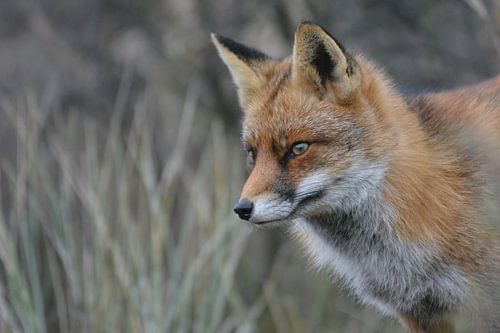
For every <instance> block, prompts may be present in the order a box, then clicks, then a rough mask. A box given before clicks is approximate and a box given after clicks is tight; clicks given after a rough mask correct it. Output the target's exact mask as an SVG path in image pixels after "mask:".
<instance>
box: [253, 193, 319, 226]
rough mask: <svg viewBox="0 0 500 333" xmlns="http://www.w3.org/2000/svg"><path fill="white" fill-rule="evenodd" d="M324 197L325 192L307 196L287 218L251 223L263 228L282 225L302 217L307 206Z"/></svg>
mask: <svg viewBox="0 0 500 333" xmlns="http://www.w3.org/2000/svg"><path fill="white" fill-rule="evenodd" d="M323 196H324V191H323V190H318V191H315V192H312V193H309V194H308V195H306V196H304V197H303V198H301V199H300V201H299V202H298V203H297V204H296V205H295V207H294V208H293V210H292V211H291V212H290V213H289V214H288V215H287V216H284V217H279V218H275V219H269V220H264V221H255V222H251V221H250V222H251V223H252V224H254V225H256V226H262V227H263V226H266V225H270V224H273V223H280V224H281V222H286V221H288V220H292V219H294V218H297V217H300V216H301V213H302V212H303V210H304V207H305V206H307V205H308V204H310V203H311V202H314V201H317V200H319V199H321V198H322V197H323Z"/></svg>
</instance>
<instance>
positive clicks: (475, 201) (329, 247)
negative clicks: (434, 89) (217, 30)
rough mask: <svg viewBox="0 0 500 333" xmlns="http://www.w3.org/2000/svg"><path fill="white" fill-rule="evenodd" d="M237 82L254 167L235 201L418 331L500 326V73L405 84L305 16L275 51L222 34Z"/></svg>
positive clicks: (218, 40) (246, 214)
mask: <svg viewBox="0 0 500 333" xmlns="http://www.w3.org/2000/svg"><path fill="white" fill-rule="evenodd" d="M212 42H213V43H214V45H215V47H216V49H217V51H218V53H219V55H220V57H221V58H222V60H223V61H224V63H225V64H226V65H227V67H228V69H229V71H230V73H231V76H232V78H233V81H234V83H235V85H236V87H237V91H238V98H239V103H240V106H241V109H242V110H243V125H242V142H243V146H244V149H245V151H246V153H247V161H246V168H247V170H248V172H249V177H248V179H247V181H246V183H245V185H244V187H243V190H242V193H241V197H240V200H239V202H238V203H237V204H236V205H235V207H234V212H235V213H236V214H238V216H239V217H240V218H241V219H243V220H245V221H248V222H249V223H251V224H253V225H255V226H257V227H260V228H270V227H276V226H287V227H288V229H289V230H290V232H291V233H292V234H293V235H294V236H295V237H296V238H298V239H299V241H300V242H301V243H302V244H303V246H304V248H305V251H306V252H307V253H308V254H309V257H310V258H311V260H312V261H313V262H314V263H315V264H316V265H317V266H318V267H321V268H324V269H328V270H331V271H333V272H335V273H336V274H337V275H338V276H340V277H341V278H342V279H343V280H344V281H345V282H346V283H345V285H346V286H347V287H348V288H349V289H350V291H351V292H352V293H353V294H354V295H355V296H356V297H357V298H358V299H359V300H360V301H361V302H363V303H365V304H367V305H371V306H374V307H375V308H377V309H378V310H379V311H380V312H382V313H383V314H385V315H389V316H392V317H394V318H397V319H399V320H400V322H401V323H402V325H403V326H404V327H405V329H406V330H407V331H408V332H455V330H456V328H457V325H458V324H457V323H458V321H457V319H460V318H461V317H463V316H464V315H468V316H469V318H470V320H469V319H468V320H467V321H468V324H469V326H470V329H471V330H472V331H474V332H499V331H500V310H499V309H500V232H499V225H500V218H499V216H500V199H499V198H500V76H498V77H496V78H494V79H491V80H489V81H486V82H482V83H479V84H476V85H472V86H468V87H465V88H461V89H456V90H452V91H445V92H440V93H426V94H421V95H413V96H404V95H401V94H399V93H398V92H397V90H396V89H394V87H393V83H392V82H391V80H390V79H388V78H387V76H386V75H385V74H384V73H383V72H382V71H381V70H380V69H378V68H377V67H376V66H375V65H374V64H373V63H372V62H370V61H368V60H366V59H365V58H363V57H362V56H359V55H356V56H355V55H352V54H351V53H349V52H348V51H347V50H346V49H345V48H344V47H343V45H342V44H341V43H340V42H338V41H337V40H336V39H335V38H334V37H333V36H332V35H330V34H329V33H328V32H327V31H326V30H325V29H323V28H322V27H320V26H318V25H316V24H312V23H309V22H304V23H302V24H301V25H299V27H298V28H297V30H296V32H295V40H294V45H293V52H292V55H291V56H289V57H286V58H284V59H282V60H279V61H278V60H275V59H272V58H270V57H269V56H267V55H266V54H264V53H262V52H260V51H257V50H255V49H253V48H250V47H247V46H244V45H242V44H240V43H238V42H235V41H233V40H232V39H229V38H226V37H222V36H218V35H214V34H212Z"/></svg>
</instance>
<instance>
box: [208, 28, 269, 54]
mask: <svg viewBox="0 0 500 333" xmlns="http://www.w3.org/2000/svg"><path fill="white" fill-rule="evenodd" d="M211 36H212V40H213V41H216V42H217V43H219V44H221V45H222V46H223V47H225V48H226V49H228V50H229V51H231V52H232V53H234V54H236V55H237V56H238V57H239V58H240V59H242V60H244V61H251V60H265V59H268V56H267V55H265V54H264V53H262V52H260V51H257V50H255V49H253V48H251V47H248V46H245V45H243V44H240V43H238V42H236V41H234V40H232V39H231V38H228V37H224V36H221V35H217V34H214V33H212V34H211Z"/></svg>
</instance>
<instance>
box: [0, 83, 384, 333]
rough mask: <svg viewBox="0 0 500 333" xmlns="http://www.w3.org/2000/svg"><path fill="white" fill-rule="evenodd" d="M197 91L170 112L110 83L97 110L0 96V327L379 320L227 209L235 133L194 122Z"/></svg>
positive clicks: (376, 325) (238, 173) (307, 326)
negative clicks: (114, 92) (129, 98)
mask: <svg viewBox="0 0 500 333" xmlns="http://www.w3.org/2000/svg"><path fill="white" fill-rule="evenodd" d="M198 92H199V91H198V89H197V88H196V87H191V88H190V89H189V91H188V93H187V97H186V101H185V103H184V107H183V109H182V110H181V112H180V113H181V117H180V119H179V121H178V123H175V124H166V123H165V119H164V117H162V112H161V111H158V110H155V109H153V108H151V107H149V106H148V103H146V102H144V103H138V105H136V106H135V109H134V111H133V112H132V114H127V113H126V112H124V111H123V105H124V100H123V98H120V96H119V98H117V104H116V106H115V109H114V110H112V112H111V117H110V119H109V120H108V121H102V120H98V119H96V118H93V117H86V116H85V115H84V113H82V112H77V111H68V112H66V113H56V114H55V115H54V114H53V113H51V112H49V111H48V109H49V107H47V105H46V103H45V102H44V100H43V98H41V97H37V96H36V94H26V95H24V96H23V97H22V98H19V99H17V100H14V101H13V100H8V99H5V98H4V99H2V101H1V105H0V106H1V110H2V119H5V121H7V122H8V124H9V128H11V129H12V133H13V134H14V138H15V139H14V140H13V142H12V151H11V152H10V153H9V152H6V153H5V154H2V157H1V160H0V180H1V183H0V189H1V193H0V198H1V199H2V200H0V204H1V206H0V332H305V331H307V332H314V331H316V332H323V331H325V330H326V331H338V332H375V331H379V332H387V331H389V330H390V327H392V326H387V325H388V322H387V321H384V320H381V319H380V318H379V317H377V316H375V315H374V314H373V313H372V312H366V311H365V312H363V311H360V307H359V306H357V305H355V304H353V303H352V302H350V301H348V298H346V297H345V296H344V295H343V294H338V293H337V291H336V288H335V287H332V285H331V283H330V280H329V279H328V278H325V276H322V275H318V274H316V273H314V272H312V271H309V272H306V271H307V270H308V269H307V265H305V263H304V260H303V258H302V254H301V252H300V251H299V248H298V247H297V246H294V245H293V246H291V245H290V244H288V243H285V244H284V245H282V246H278V252H277V253H270V252H269V251H268V252H266V250H265V248H266V246H265V244H266V242H267V243H269V239H267V240H266V239H262V237H263V235H264V234H263V233H254V232H252V230H253V229H252V228H250V227H248V226H246V225H244V224H243V223H238V222H236V221H237V219H236V217H235V216H233V214H232V211H231V206H232V203H233V201H234V200H235V198H237V197H238V195H239V191H240V188H241V184H242V181H243V179H244V174H243V172H244V171H243V167H242V165H241V161H240V160H241V156H242V155H241V153H240V152H239V151H240V147H239V143H238V142H237V140H236V139H234V138H228V134H227V133H225V131H224V129H223V127H222V125H221V123H220V122H219V121H218V120H217V119H212V120H211V123H210V124H209V126H205V127H204V128H205V129H204V130H202V131H200V130H199V128H198V127H199V126H198V127H197V124H196V120H197V119H199V110H198V109H199V108H200V107H199V106H198V105H197V98H198ZM44 103H45V104H44ZM165 128H168V131H170V132H169V133H168V134H169V135H165V134H166V132H165V131H166V129H165ZM172 130H175V133H172V132H171V131H172ZM167 137H168V138H170V139H167ZM172 138H173V139H172ZM192 141H198V142H203V144H202V145H201V147H199V148H201V149H199V151H196V152H195V153H193V149H194V148H193V146H194V144H193V142H192ZM161 151H163V153H160V152H161ZM274 232H276V231H274ZM259 251H260V252H259ZM264 257H266V258H270V260H263V258H264ZM265 263H268V264H265ZM264 265H270V266H269V267H264V268H263V266H264ZM259 269H260V270H261V271H262V269H264V270H265V269H267V270H268V273H267V274H258V273H257V271H258V270H259ZM249 286H253V287H249ZM252 288H253V289H252Z"/></svg>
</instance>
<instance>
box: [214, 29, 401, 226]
mask: <svg viewBox="0 0 500 333" xmlns="http://www.w3.org/2000/svg"><path fill="white" fill-rule="evenodd" d="M212 41H213V43H214V45H215V47H216V48H217V50H218V53H219V55H220V57H221V58H222V60H223V61H224V62H225V64H226V65H227V67H228V68H229V71H230V73H231V75H232V78H233V81H234V83H235V84H236V86H237V88H238V97H239V102H240V106H241V108H242V110H243V115H244V119H243V131H242V141H243V146H244V149H245V150H246V152H247V169H248V171H249V177H248V180H247V181H246V183H245V185H244V187H243V190H242V193H241V198H240V201H239V202H238V203H237V204H236V206H235V207H234V211H235V212H236V213H237V214H238V215H239V217H240V218H242V219H244V220H248V221H250V222H252V223H254V224H257V225H261V226H264V225H266V226H274V225H278V224H282V223H286V222H287V221H291V220H293V219H294V218H297V217H307V216H310V215H315V214H321V213H323V212H331V211H335V210H337V209H351V208H353V207H354V206H355V205H358V204H360V203H361V202H362V201H364V200H367V199H368V197H369V195H370V193H372V192H373V191H374V190H375V188H376V187H377V186H379V183H380V182H381V180H382V178H383V175H384V171H385V167H386V164H387V154H388V153H389V151H390V149H391V134H390V133H391V131H390V129H389V128H388V126H387V124H385V122H384V121H383V119H382V118H383V115H382V114H378V113H377V112H376V109H377V103H379V102H377V101H376V99H377V98H380V96H378V97H377V98H375V97H374V98H371V99H370V95H377V94H378V93H377V92H376V91H374V90H376V89H375V88H374V86H375V85H374V84H372V82H371V79H369V78H368V77H367V76H371V73H369V72H370V71H371V69H370V70H367V69H365V68H364V67H363V66H362V65H361V64H360V61H361V60H358V59H356V58H354V57H353V56H351V55H350V54H349V53H348V52H346V50H345V49H344V47H343V46H342V45H341V44H340V43H339V42H337V41H336V40H335V38H334V37H332V36H331V35H330V34H329V33H328V32H326V31H325V30H324V29H323V28H321V27H320V26H318V25H315V24H311V23H303V24H301V25H300V26H299V27H298V28H297V30H296V33H295V41H294V46H293V54H292V55H291V56H290V57H288V58H285V59H284V60H282V61H277V60H274V59H271V58H270V57H268V56H267V55H265V54H264V53H262V52H260V51H257V50H254V49H252V48H249V47H246V46H244V45H241V44H239V43H237V42H235V41H233V40H231V39H228V38H225V37H222V36H217V35H212ZM373 70H374V69H373ZM372 90H373V91H372Z"/></svg>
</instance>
